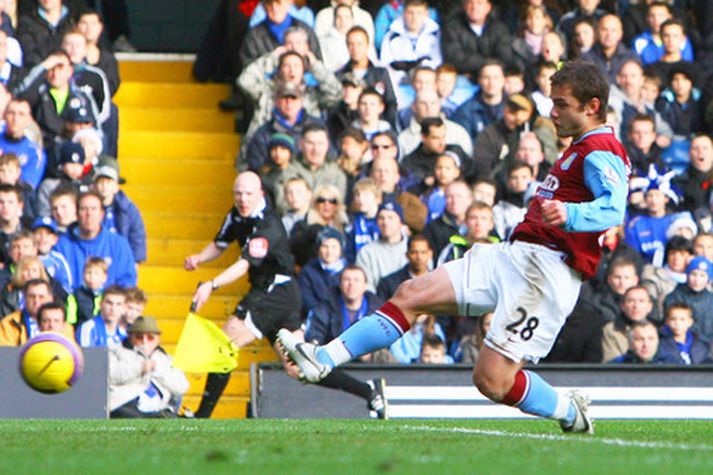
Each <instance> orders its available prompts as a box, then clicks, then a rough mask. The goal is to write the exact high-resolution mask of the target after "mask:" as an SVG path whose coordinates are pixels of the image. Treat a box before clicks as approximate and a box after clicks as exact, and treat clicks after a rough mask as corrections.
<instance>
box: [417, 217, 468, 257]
mask: <svg viewBox="0 0 713 475" xmlns="http://www.w3.org/2000/svg"><path fill="white" fill-rule="evenodd" d="M459 228H460V227H459V226H458V224H457V223H456V221H455V218H454V217H453V216H451V214H450V213H448V211H444V212H443V214H442V215H441V216H440V217H439V218H438V219H436V220H434V221H431V222H430V223H428V224H427V225H426V227H425V228H424V229H423V235H424V236H425V237H426V239H428V242H429V243H430V244H431V249H433V263H434V265H435V264H436V261H437V259H438V256H440V255H441V251H443V248H444V247H446V246H447V245H448V242H449V240H450V237H451V236H453V235H454V234H460V229H459Z"/></svg>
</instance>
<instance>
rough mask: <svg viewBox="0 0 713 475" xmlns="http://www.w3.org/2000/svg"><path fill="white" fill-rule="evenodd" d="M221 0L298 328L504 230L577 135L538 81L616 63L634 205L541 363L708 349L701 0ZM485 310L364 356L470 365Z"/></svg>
mask: <svg viewBox="0 0 713 475" xmlns="http://www.w3.org/2000/svg"><path fill="white" fill-rule="evenodd" d="M227 3H228V4H230V5H232V4H233V3H237V8H234V5H233V7H232V8H231V9H230V10H221V9H222V8H223V7H224V6H221V7H220V8H219V10H218V12H216V15H220V14H222V15H223V16H224V19H226V20H227V22H224V26H225V28H224V29H223V30H214V31H212V33H211V34H212V35H213V39H214V40H215V38H216V37H217V36H216V35H220V34H223V35H226V36H227V37H229V38H230V41H234V42H235V43H232V44H233V46H235V47H236V48H237V51H239V52H240V54H239V56H240V57H239V60H234V59H235V58H233V62H232V63H231V65H232V66H231V67H232V69H231V71H232V73H231V74H230V75H229V76H230V80H231V81H234V82H235V87H236V91H239V92H241V94H242V97H243V102H244V104H243V110H242V114H243V117H244V118H245V119H246V124H245V125H246V130H247V133H246V134H245V135H244V137H243V140H242V146H241V149H240V150H239V151H238V154H237V158H236V168H237V169H238V170H251V171H254V172H257V173H258V174H260V175H261V176H262V177H263V181H264V188H265V191H266V194H267V196H268V200H269V203H270V204H271V206H273V207H274V208H275V209H276V210H277V211H278V212H279V213H281V214H282V220H283V224H284V225H285V229H286V231H287V234H288V236H289V237H290V243H291V249H292V252H293V254H294V256H295V262H296V269H295V272H296V274H297V275H298V276H299V277H298V278H299V283H300V286H301V289H302V294H303V304H302V305H303V308H302V313H303V318H304V319H305V322H306V328H307V335H306V336H307V338H308V339H310V338H311V339H315V340H317V341H320V342H321V341H326V340H329V339H330V338H332V337H333V336H334V335H335V334H338V333H340V332H341V331H343V330H344V329H346V328H347V327H348V326H349V325H350V324H352V323H353V322H354V321H356V320H358V319H359V318H360V317H361V316H363V315H364V310H365V309H366V308H371V307H372V306H373V305H375V303H374V302H378V301H384V300H386V299H388V298H389V297H390V296H391V295H392V294H393V292H394V291H395V289H396V287H397V286H398V284H399V283H401V282H403V281H404V280H406V279H408V278H411V277H414V276H417V275H421V274H423V273H424V272H427V271H428V270H429V269H432V268H434V267H435V266H438V265H441V264H442V263H444V262H446V261H448V260H451V259H456V258H458V257H460V256H462V255H463V253H464V252H467V250H468V249H469V248H470V247H471V246H472V245H488V244H489V243H492V242H498V241H501V240H507V239H508V237H509V234H510V232H511V231H512V229H513V228H514V227H515V225H516V224H517V223H518V222H519V221H520V220H521V219H522V217H523V216H524V213H525V210H526V209H527V206H528V203H529V200H530V198H531V197H532V196H533V194H534V190H535V189H536V187H537V186H538V185H539V184H540V183H542V182H544V181H546V180H547V177H548V173H547V171H548V168H549V166H550V165H551V164H552V163H554V162H555V161H556V160H557V159H558V158H559V157H560V156H561V154H562V152H563V151H564V150H565V149H566V148H567V146H568V145H569V141H568V139H564V138H561V137H558V136H557V132H556V128H555V126H554V123H553V122H552V120H551V119H550V117H549V114H550V110H551V108H552V100H551V99H550V97H549V94H550V84H549V78H550V76H551V75H552V74H554V72H555V71H557V69H558V68H560V67H561V65H562V64H563V63H564V62H565V61H571V60H575V59H578V60H583V61H590V62H593V63H594V64H596V65H598V66H599V67H600V68H601V70H602V72H603V73H604V74H605V75H606V77H607V78H608V79H609V82H610V85H611V92H610V100H609V108H608V121H607V123H608V125H609V126H610V127H612V128H613V129H614V131H615V132H616V134H617V136H618V138H619V139H620V140H621V141H622V143H624V145H625V147H626V149H627V152H628V154H629V157H630V160H631V163H632V170H631V172H632V174H631V182H630V194H629V208H628V213H627V216H626V220H625V222H624V223H623V224H622V226H620V227H619V228H617V229H614V230H611V231H610V232H608V233H607V234H606V235H605V236H603V239H602V246H603V256H604V257H603V259H602V263H601V266H600V269H599V271H598V274H597V277H596V278H595V279H593V280H591V281H590V282H588V283H587V284H586V285H585V286H584V288H583V290H582V293H581V296H580V299H579V302H578V304H577V306H576V308H575V309H574V311H573V313H572V316H571V318H570V319H569V321H568V323H567V325H566V326H565V328H564V329H563V331H562V333H561V335H560V338H559V339H558V341H557V343H556V344H555V346H554V348H553V350H552V353H551V354H550V355H549V357H548V358H547V361H553V362H589V363H593V362H609V361H617V362H676V363H685V364H694V363H701V362H706V361H709V353H710V345H709V343H708V342H710V341H711V340H712V339H713V305H711V303H713V302H711V298H713V294H712V293H711V289H712V286H711V275H712V274H711V272H712V271H713V268H712V267H711V266H713V262H712V259H713V249H712V248H713V234H711V225H712V219H711V179H712V177H713V141H711V133H712V132H713V87H712V86H711V85H712V84H713V82H711V81H709V80H708V77H709V75H710V73H711V72H713V71H712V70H713V33H712V31H713V30H712V29H711V28H710V25H711V22H712V21H713V8H711V6H710V2H703V1H693V0H675V1H651V0H639V1H638V2H635V1H633V0H623V1H605V0H602V1H599V0H560V1H543V0H526V1H525V0H523V1H509V2H508V1H504V2H492V1H490V0H464V1H462V2H433V3H431V4H429V3H428V2H427V1H426V0H403V1H399V0H397V1H393V2H378V1H368V2H367V1H365V0H363V3H362V4H361V5H359V4H358V2H356V1H354V0H335V1H332V2H324V1H322V2H319V1H312V2H310V1H308V2H306V3H304V2H298V3H293V2H292V1H291V0H263V1H262V3H260V4H256V3H255V2H250V1H238V2H232V3H231V2H227ZM221 5H223V4H221ZM253 9H255V10H254V11H255V13H253ZM257 14H259V20H255V21H253V20H254V17H255V15H257ZM236 15H237V16H238V17H241V16H244V17H245V18H249V17H250V16H251V15H253V18H251V20H250V22H249V25H248V24H247V23H246V24H243V23H241V22H240V21H237V20H236V18H237V17H236ZM236 28H239V30H236ZM204 53H205V51H202V53H201V54H203V55H204ZM216 54H217V55H219V53H216ZM204 56H205V55H204ZM225 59H226V61H231V59H230V58H225ZM207 64H209V62H206V61H205V57H201V55H199V60H198V62H197V63H196V68H195V72H196V74H197V76H199V77H202V78H204V79H205V78H209V77H213V78H214V79H215V77H216V76H211V74H212V73H211V71H210V70H206V69H205V66H206V65H207ZM223 72H225V70H223ZM223 105H225V104H223ZM570 140H571V139H570ZM357 270H359V271H361V272H357ZM345 272H346V273H347V274H348V277H345V274H344V273H345ZM362 280H363V282H362ZM353 281H357V283H356V284H354V283H353ZM349 282H351V284H350V287H349V288H350V289H351V294H350V295H349V297H348V298H347V297H346V296H345V291H346V290H345V286H346V285H347V283H349ZM354 288H357V289H358V290H359V293H361V294H362V296H361V297H360V298H356V297H355V296H354V295H352V294H353V293H354V292H355V290H354ZM347 302H349V303H348V304H347ZM486 319H487V316H481V317H478V318H475V319H473V318H464V316H457V315H424V316H423V317H422V319H420V323H419V324H418V325H416V326H414V329H413V330H412V331H411V332H410V333H409V334H408V335H406V336H405V337H404V339H403V340H402V341H400V342H398V343H397V344H395V345H394V346H393V347H392V348H391V349H390V352H389V353H388V354H385V353H383V352H381V353H379V354H377V355H373V360H374V361H400V362H405V363H407V362H417V361H426V362H432V361H439V362H448V361H473V360H474V359H475V358H477V354H478V348H479V345H480V344H481V343H482V336H483V332H484V331H485V329H486V328H487V322H486V321H485V320H486ZM644 322H650V325H645V324H644ZM652 332H653V333H655V334H656V338H651V337H650V336H651V335H650V333H652ZM659 335H660V337H659ZM437 340H440V341H441V347H439V346H438V344H437ZM654 340H655V341H654ZM642 342H644V343H642ZM652 345H653V346H654V348H653V349H652V348H651V347H652ZM421 348H423V352H422V350H421ZM702 348H705V351H703V350H702ZM441 350H442V351H441ZM425 352H427V354H425ZM441 353H442V354H441Z"/></svg>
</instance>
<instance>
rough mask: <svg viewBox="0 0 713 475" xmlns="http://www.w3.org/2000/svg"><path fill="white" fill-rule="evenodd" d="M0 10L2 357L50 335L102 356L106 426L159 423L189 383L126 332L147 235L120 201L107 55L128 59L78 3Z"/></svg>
mask: <svg viewBox="0 0 713 475" xmlns="http://www.w3.org/2000/svg"><path fill="white" fill-rule="evenodd" d="M91 3H92V4H94V3H97V2H91ZM101 3H102V4H105V3H112V2H101ZM114 3H116V5H114V7H116V8H114V9H113V10H112V8H109V9H108V10H106V9H105V11H104V14H105V15H108V17H110V18H113V19H114V20H116V18H117V11H118V10H117V8H118V9H119V10H121V9H123V11H124V13H125V9H126V4H125V2H123V1H121V2H114ZM0 9H1V11H0V118H1V119H2V120H1V121H0V302H1V303H0V314H1V316H0V346H19V345H22V344H23V343H25V342H26V341H27V340H29V339H30V338H32V337H33V336H35V335H36V334H37V333H38V332H40V331H56V332H59V333H62V334H64V335H65V336H67V337H68V338H70V339H71V340H72V341H76V343H77V344H78V345H80V346H82V347H97V346H104V347H108V348H109V350H110V353H111V356H112V357H111V358H110V362H111V364H110V379H111V382H112V384H111V391H110V403H111V405H112V407H111V408H110V409H111V410H112V411H114V410H115V409H116V410H118V412H117V413H116V414H115V415H117V416H120V417H132V416H135V415H136V414H137V411H138V413H141V412H143V413H145V414H153V415H154V416H155V415H156V414H161V415H163V416H165V415H168V414H170V413H172V410H170V407H173V406H172V404H173V405H175V404H174V403H175V401H172V399H173V398H174V396H175V397H176V398H180V395H181V394H182V393H183V392H185V391H186V389H187V381H186V380H185V377H184V376H183V375H182V374H181V375H177V374H174V373H172V372H171V371H173V370H170V369H167V368H168V367H169V366H170V358H169V357H168V356H166V355H165V353H163V351H155V350H156V348H157V346H156V345H155V344H154V343H157V342H158V338H153V337H152V335H154V336H157V335H158V334H159V333H160V331H159V330H158V329H157V326H156V324H155V322H153V321H152V320H150V321H149V323H150V325H148V326H147V324H146V321H144V320H143V319H142V320H141V322H142V324H141V325H139V327H134V326H132V324H133V323H134V320H136V319H137V318H138V317H139V316H141V315H142V314H143V308H144V306H145V305H146V301H147V298H146V295H145V294H144V293H143V292H142V291H141V290H139V289H138V288H136V284H137V269H138V266H139V265H140V264H141V263H142V262H144V261H145V260H146V258H147V256H146V232H145V228H144V223H143V220H142V217H141V213H140V212H139V210H138V208H137V207H136V205H135V204H134V203H133V202H132V201H131V200H130V199H129V198H128V197H127V196H126V194H125V193H124V192H123V191H122V190H121V183H122V178H121V176H120V169H119V164H118V161H117V160H116V158H115V157H116V156H117V144H118V120H119V119H118V114H119V110H118V108H117V107H116V105H115V104H113V102H112V97H113V96H114V95H115V94H116V92H117V90H118V89H119V87H120V78H119V70H118V64H117V60H116V58H115V56H114V53H113V50H112V48H111V43H112V42H114V44H115V47H116V46H121V47H122V49H131V48H125V47H126V46H127V44H126V36H124V37H123V38H120V37H121V36H122V35H125V34H126V33H127V31H128V30H126V28H125V27H127V26H128V25H125V24H124V25H122V24H119V25H116V24H114V25H112V26H113V27H117V26H118V30H116V29H115V31H114V32H113V34H105V33H104V22H103V19H102V15H101V14H100V13H98V12H97V11H95V10H91V9H89V8H87V5H86V2H85V1H82V0H73V1H65V2H62V0H40V1H34V0H29V1H19V2H10V1H8V2H0ZM118 15H119V16H121V12H119V13H118ZM117 40H118V43H117ZM128 46H130V45H128ZM142 325H143V326H142ZM132 329H133V330H132ZM159 350H160V349H159ZM127 355H128V356H127ZM131 355H133V360H132V356H131ZM137 355H138V356H137ZM161 355H163V356H161ZM115 360H116V361H120V363H119V364H116V361H115ZM137 361H138V362H139V363H140V364H139V365H138V367H137V366H136V364H137V363H136V362H137ZM143 361H145V363H142V362H143ZM132 365H133V366H132ZM181 378H182V379H181ZM169 402H170V403H171V404H169ZM132 411H133V412H132Z"/></svg>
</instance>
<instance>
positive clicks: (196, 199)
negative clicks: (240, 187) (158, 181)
mask: <svg viewBox="0 0 713 475" xmlns="http://www.w3.org/2000/svg"><path fill="white" fill-rule="evenodd" d="M124 192H125V193H126V194H127V195H128V196H130V197H131V199H132V200H133V201H134V202H135V203H136V204H137V206H138V207H139V209H141V210H142V211H145V212H148V211H172V212H175V213H178V212H181V213H202V212H209V213H215V212H216V211H222V210H225V211H226V212H227V210H228V209H229V208H230V206H231V204H232V202H233V199H232V192H231V190H230V188H225V187H215V186H212V185H203V186H196V185H191V184H190V183H185V184H180V185H132V184H131V183H129V184H127V185H125V186H124ZM219 225H220V223H218V226H219ZM213 229H214V230H217V227H216V228H213Z"/></svg>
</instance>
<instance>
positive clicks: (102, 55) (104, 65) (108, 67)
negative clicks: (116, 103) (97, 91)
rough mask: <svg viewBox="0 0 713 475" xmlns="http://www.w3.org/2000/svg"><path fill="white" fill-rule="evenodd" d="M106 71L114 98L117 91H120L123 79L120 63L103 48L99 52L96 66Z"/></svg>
mask: <svg viewBox="0 0 713 475" xmlns="http://www.w3.org/2000/svg"><path fill="white" fill-rule="evenodd" d="M94 66H96V67H97V68H99V69H101V70H102V71H104V74H105V75H106V79H107V81H109V92H110V93H111V96H112V97H114V94H116V91H118V90H119V85H120V84H121V78H120V77H119V63H118V62H117V61H116V56H114V53H112V52H111V51H109V50H108V49H105V48H101V49H100V50H99V61H98V62H97V63H96V64H95V65H94Z"/></svg>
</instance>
